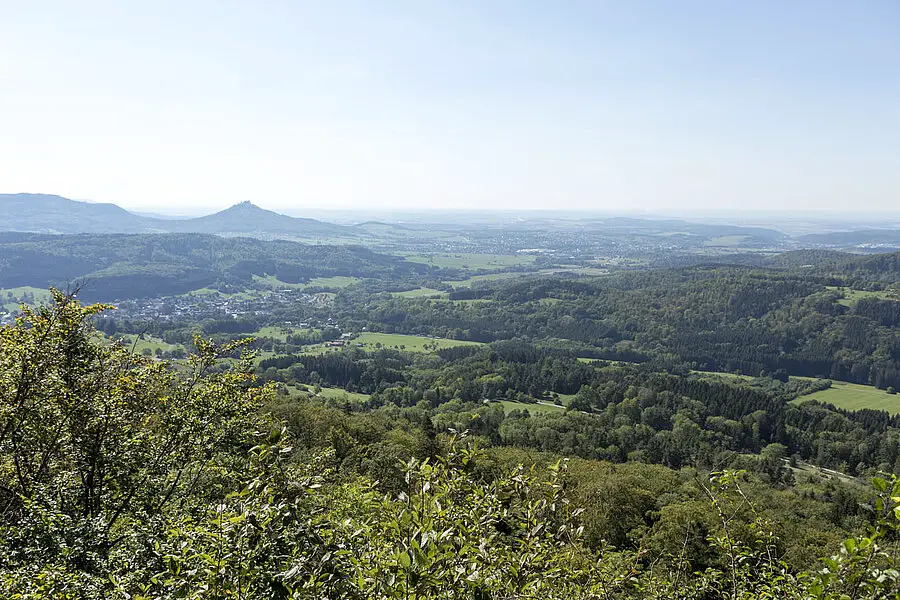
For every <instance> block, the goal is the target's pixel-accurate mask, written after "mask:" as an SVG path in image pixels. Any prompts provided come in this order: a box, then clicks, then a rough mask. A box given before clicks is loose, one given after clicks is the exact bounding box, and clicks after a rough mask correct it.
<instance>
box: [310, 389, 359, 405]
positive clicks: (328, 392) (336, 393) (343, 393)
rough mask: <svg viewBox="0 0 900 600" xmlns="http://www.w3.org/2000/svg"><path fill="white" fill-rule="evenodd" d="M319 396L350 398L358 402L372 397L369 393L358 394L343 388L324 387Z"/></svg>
mask: <svg viewBox="0 0 900 600" xmlns="http://www.w3.org/2000/svg"><path fill="white" fill-rule="evenodd" d="M318 396H319V397H320V398H325V399H334V400H348V401H350V402H354V403H356V404H362V403H364V402H367V401H368V400H369V398H370V395H369V394H358V393H356V392H348V391H347V390H345V389H342V388H322V389H321V391H319V394H318Z"/></svg>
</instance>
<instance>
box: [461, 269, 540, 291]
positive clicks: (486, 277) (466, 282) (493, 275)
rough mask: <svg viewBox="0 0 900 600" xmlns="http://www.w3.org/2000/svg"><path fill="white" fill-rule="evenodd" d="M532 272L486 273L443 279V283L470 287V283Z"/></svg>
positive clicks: (514, 276) (497, 279) (522, 275)
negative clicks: (456, 278) (455, 278)
mask: <svg viewBox="0 0 900 600" xmlns="http://www.w3.org/2000/svg"><path fill="white" fill-rule="evenodd" d="M533 274H534V273H519V272H512V273H510V272H507V273H487V274H485V275H473V276H472V277H469V278H468V279H459V280H451V281H445V282H444V283H449V284H450V285H452V286H453V287H455V288H467V287H472V284H474V283H477V282H479V281H500V280H502V279H513V278H516V277H525V276H527V275H533Z"/></svg>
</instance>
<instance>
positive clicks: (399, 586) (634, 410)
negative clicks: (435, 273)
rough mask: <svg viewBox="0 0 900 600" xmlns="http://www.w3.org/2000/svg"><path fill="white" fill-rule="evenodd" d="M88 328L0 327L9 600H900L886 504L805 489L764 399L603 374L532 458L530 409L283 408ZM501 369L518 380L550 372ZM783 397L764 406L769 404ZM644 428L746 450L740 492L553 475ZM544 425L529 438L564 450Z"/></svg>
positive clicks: (893, 531) (485, 355)
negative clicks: (586, 446)
mask: <svg viewBox="0 0 900 600" xmlns="http://www.w3.org/2000/svg"><path fill="white" fill-rule="evenodd" d="M103 309H104V307H102V306H95V307H86V308H85V307H82V306H81V305H80V304H79V303H78V302H77V301H75V300H74V299H72V298H70V297H66V296H64V295H62V294H56V296H55V299H54V305H53V306H50V307H45V308H42V309H39V310H36V311H34V310H31V309H26V310H25V312H24V313H23V315H22V316H21V317H20V318H19V320H18V322H17V324H16V325H14V326H11V327H6V328H4V329H2V330H0V344H2V348H3V352H2V353H0V376H2V377H3V379H4V382H5V385H4V386H3V388H2V396H0V409H2V410H0V449H2V452H0V457H2V458H0V504H2V507H3V509H2V512H0V531H2V533H3V535H2V536H0V545H2V552H0V590H2V594H3V596H4V597H10V598H110V597H119V598H322V597H328V598H412V597H416V598H513V597H517V598H521V597H533V598H537V597H542V598H630V597H634V598H672V597H675V598H719V597H730V598H759V597H794V598H844V597H851V598H853V597H858V598H862V597H897V594H898V588H897V577H898V575H897V573H898V572H897V571H896V566H897V561H898V555H897V554H896V551H895V542H894V541H895V539H896V535H897V533H898V532H897V520H896V518H895V517H894V511H893V507H894V500H893V497H896V496H900V482H896V481H895V480H894V479H893V478H891V477H890V476H888V477H887V478H882V477H875V478H874V479H873V484H874V487H873V488H871V489H869V490H866V489H865V488H864V487H863V486H861V485H855V484H851V483H848V482H842V481H839V480H836V479H832V478H829V477H826V476H823V475H817V474H815V473H813V474H810V475H809V476H805V477H804V478H803V480H802V482H801V481H797V480H796V479H795V477H794V476H793V474H792V473H790V472H789V471H788V470H787V469H785V466H784V465H785V463H784V461H783V460H782V459H783V458H785V456H786V454H787V453H788V451H789V449H788V448H787V447H786V445H784V444H780V443H777V442H769V441H768V436H769V435H770V433H769V432H768V429H769V428H770V425H771V424H767V423H766V422H765V421H766V419H765V415H766V414H767V413H765V412H762V414H756V413H750V414H751V419H750V420H747V419H742V418H734V417H738V413H741V412H747V411H748V410H750V409H751V408H754V407H755V406H756V405H757V404H758V403H759V402H760V401H761V398H763V397H765V396H766V394H765V393H763V391H765V390H756V389H752V386H751V388H748V389H743V388H740V387H738V388H737V389H736V390H735V391H733V392H730V393H732V394H733V395H732V397H731V399H732V400H733V401H734V402H735V403H736V404H737V405H736V406H734V407H732V408H727V407H726V405H727V404H728V403H727V402H724V401H723V400H719V401H717V400H716V396H717V393H721V394H723V395H724V394H727V393H728V392H726V391H725V390H724V389H722V390H720V389H719V387H720V386H719V385H717V384H703V383H700V382H696V381H694V380H691V379H685V380H683V383H682V384H678V383H676V382H675V381H672V382H667V381H665V376H657V377H641V376H640V372H639V371H637V370H635V371H634V372H632V373H629V374H626V375H624V376H623V378H621V379H620V378H619V377H612V376H609V377H608V379H607V381H603V379H604V378H607V375H604V373H607V369H609V367H608V366H607V367H604V366H601V367H600V368H599V369H597V370H598V371H599V372H600V373H601V375H600V378H599V379H596V380H591V381H589V382H588V383H586V384H583V386H582V389H581V391H579V393H578V396H577V398H578V401H579V403H580V405H581V407H582V408H586V409H590V408H591V406H598V405H600V404H601V403H603V400H601V399H602V398H606V402H605V403H606V408H605V409H604V411H603V412H602V413H598V414H597V415H586V414H583V413H582V412H580V410H578V409H570V410H569V411H568V413H566V415H565V418H566V419H567V420H568V421H569V422H570V425H569V426H570V427H571V428H573V432H572V435H562V436H560V440H562V443H563V444H568V446H566V445H563V446H559V447H553V446H549V447H547V448H542V449H541V451H535V450H529V449H528V448H529V447H531V446H532V442H531V441H526V440H525V437H527V436H528V435H529V433H528V432H527V429H528V428H527V427H526V428H525V429H522V428H520V429H519V431H518V433H515V432H514V431H513V430H514V429H515V428H516V426H517V425H518V424H520V423H521V422H522V421H528V420H529V419H531V418H535V417H529V416H528V415H527V414H525V413H524V412H519V413H518V414H515V411H514V412H513V413H510V414H509V415H507V416H506V418H504V417H503V416H502V414H503V413H502V411H497V410H496V409H495V407H492V406H477V407H476V406H474V405H468V406H467V405H466V404H465V402H464V401H463V400H462V399H461V398H455V399H452V400H448V401H447V402H440V398H424V397H423V398H422V399H421V400H418V401H416V402H414V403H413V402H412V401H413V400H414V399H415V394H414V393H413V395H412V396H411V397H409V398H403V396H404V393H403V392H401V391H396V392H390V390H396V389H397V388H396V387H387V388H384V389H383V390H382V391H381V392H379V393H378V394H374V395H373V396H372V398H373V403H374V404H381V406H379V407H377V408H372V407H369V409H368V410H366V409H363V408H362V407H357V408H353V407H351V406H349V405H347V403H342V402H341V401H340V400H334V401H333V402H332V403H333V406H328V405H327V403H326V404H323V403H322V402H320V401H317V400H315V399H306V400H304V399H302V398H298V397H292V396H290V395H289V394H285V393H284V391H283V390H280V389H279V386H278V385H274V386H273V385H272V384H269V385H261V382H260V381H259V380H258V379H256V378H254V377H253V375H252V370H253V369H254V367H253V364H252V362H251V359H252V357H251V356H246V355H244V358H243V359H238V360H234V359H233V358H231V357H234V356H238V355H241V354H243V352H242V350H241V347H242V346H245V345H246V344H245V343H241V342H236V343H230V344H226V345H224V346H216V345H215V344H213V343H211V342H209V341H203V340H202V339H201V338H197V339H196V341H195V347H196V349H197V354H196V355H195V356H194V357H192V359H191V360H190V361H188V362H187V363H185V364H184V365H182V367H181V368H179V369H177V370H176V369H173V368H172V367H170V366H169V365H168V364H167V363H165V362H159V361H154V360H151V359H145V358H142V357H140V356H136V355H134V354H133V353H131V352H129V351H128V350H127V349H125V348H123V347H122V346H121V345H118V344H114V343H110V342H109V341H107V340H104V339H103V338H102V337H100V336H98V335H97V333H96V330H95V329H94V328H93V326H92V324H91V320H92V316H93V315H94V314H96V313H97V312H98V311H100V310H103ZM514 347H515V345H514V344H511V345H510V346H509V351H510V352H511V353H512V354H513V355H515V356H511V357H507V358H506V359H505V361H506V362H508V363H509V364H510V365H512V364H530V363H528V362H525V359H526V358H527V357H528V356H532V357H534V358H540V359H541V360H543V358H541V357H542V353H541V352H539V351H529V350H525V351H523V352H520V353H518V352H517V351H516V350H515V349H514ZM502 351H503V348H497V349H489V348H483V349H476V351H475V352H473V353H469V355H468V356H466V357H464V358H462V359H461V360H462V361H463V362H465V361H473V362H474V363H479V362H483V361H491V360H492V359H494V360H497V361H501V360H504V359H501V358H500V356H499V354H500V352H502ZM494 354H497V355H498V356H496V357H495V356H493V355H494ZM518 354H521V356H518ZM513 358H518V359H519V360H521V361H522V362H521V363H514V362H513V361H512V360H511V359H513ZM376 360H385V361H387V360H389V357H387V356H383V357H381V358H380V359H379V358H378V357H376ZM435 360H436V361H443V360H446V359H445V358H441V357H437V358H436V359H435ZM553 360H556V359H555V358H554V359H553ZM499 366H501V367H502V366H503V365H499ZM435 368H436V370H437V371H440V367H439V365H436V366H435ZM455 368H459V369H473V368H476V367H475V365H459V366H457V367H455ZM502 370H503V369H502V368H501V371H502ZM514 370H515V369H513V371H514ZM426 376H427V375H426ZM642 380H644V381H645V382H644V383H641V381H642ZM480 384H481V385H493V384H492V383H491V382H488V381H486V380H482V381H480ZM498 385H499V383H498ZM789 385H790V384H783V383H782V384H780V385H779V384H774V383H773V384H771V390H768V387H770V386H768V385H767V386H766V390H768V391H770V392H771V394H770V395H771V397H772V398H773V400H772V401H773V402H777V399H779V398H782V397H783V396H785V397H786V395H790V394H791V393H793V391H792V390H790V389H788V388H787V387H786V386H789ZM440 387H441V386H440V385H437V386H435V387H434V388H433V389H437V390H439V389H440ZM510 389H511V388H510ZM391 394H395V396H396V397H395V398H390V397H389V396H390V395H391ZM703 394H708V396H704V395H703ZM455 395H456V396H459V395H461V393H460V394H455ZM692 396H697V399H696V400H693V399H692ZM379 398H380V399H379ZM701 400H702V401H701ZM704 401H705V402H706V403H707V406H706V407H704V406H703V402H704ZM654 407H655V408H657V409H658V410H656V411H652V410H651V409H653V408H654ZM768 408H769V409H771V408H772V407H768ZM667 411H668V412H667ZM672 411H674V416H672ZM585 412H590V411H585ZM720 413H721V414H720ZM701 416H705V417H706V420H705V423H706V424H707V425H708V427H707V428H706V429H703V430H702V432H701V431H697V430H698V428H697V427H696V426H695V425H696V424H695V422H694V421H693V420H692V418H696V417H701ZM543 418H544V417H538V419H539V420H540V419H543ZM595 418H596V419H600V420H602V421H598V422H602V423H603V425H602V426H600V427H596V428H595V427H592V426H590V425H588V426H586V427H585V428H584V429H583V430H582V431H574V427H575V426H577V423H578V420H579V419H582V420H584V421H585V422H588V421H590V420H593V419H595ZM667 420H668V421H670V422H671V424H672V428H671V430H669V429H667V427H668V424H667V423H666V421H667ZM754 420H755V422H754ZM645 421H646V428H648V429H649V430H654V427H656V428H658V429H659V430H660V431H668V432H669V437H670V438H671V439H672V441H673V442H675V444H674V445H672V446H671V448H672V449H673V450H676V451H681V450H682V449H688V450H687V451H688V452H693V451H694V450H696V449H698V448H700V449H701V450H702V443H701V446H696V445H692V442H690V441H689V439H690V438H691V436H692V435H699V437H700V438H701V439H703V440H705V441H706V442H707V443H709V444H710V447H711V449H714V448H715V447H716V444H717V443H718V441H717V440H716V437H715V436H714V435H707V434H706V432H711V431H716V430H720V431H724V432H729V431H731V432H732V433H733V434H734V436H736V437H735V438H733V439H735V440H738V439H740V441H738V442H737V443H738V444H741V445H747V446H748V448H747V449H756V448H759V449H760V452H759V454H757V455H746V456H744V457H743V459H742V460H744V461H745V463H746V464H745V466H746V467H747V468H746V469H738V470H735V469H732V468H726V469H716V470H710V469H709V468H705V467H703V466H700V465H702V463H703V460H702V459H697V458H696V457H694V458H695V459H696V463H697V466H695V467H685V466H682V465H680V464H677V462H680V461H681V460H682V459H676V460H675V461H673V462H672V464H671V465H670V467H681V468H676V469H673V468H669V467H667V466H662V465H651V464H646V462H650V460H652V459H650V460H647V461H646V462H645V460H644V457H641V456H632V457H631V460H630V462H627V463H625V464H615V463H617V462H620V461H621V460H622V458H623V457H622V455H621V452H622V450H621V449H620V450H619V451H618V452H619V454H616V453H615V452H613V455H611V456H609V457H608V458H609V459H611V460H589V459H576V458H572V459H564V458H563V457H562V456H561V454H562V453H567V454H578V453H579V452H580V451H579V450H577V449H576V448H575V446H574V445H575V444H577V443H578V441H579V439H582V438H586V437H589V436H590V435H592V434H591V431H594V432H595V433H599V432H601V431H603V432H605V434H615V435H620V434H619V433H616V432H621V433H622V434H624V433H626V432H627V431H633V432H640V431H641V430H642V427H644V425H643V422H645ZM539 422H541V423H543V425H541V426H538V427H536V428H534V430H533V433H534V435H535V439H537V440H540V439H542V438H543V437H544V436H545V434H544V433H542V432H543V431H545V430H546V431H550V432H553V431H555V429H554V424H553V423H552V422H551V421H550V420H546V421H539ZM638 422H641V424H638ZM612 426H616V428H615V429H612ZM885 426H886V424H885ZM461 428H465V429H466V430H467V432H465V433H463V431H461ZM802 429H803V430H804V431H805V430H807V429H808V427H802ZM505 430H506V432H504V431H505ZM692 432H693V433H692ZM504 436H507V439H506V440H504ZM510 436H512V437H510ZM515 436H519V437H515ZM523 436H525V437H523ZM566 438H568V440H569V441H564V440H565V439H566ZM682 440H684V441H685V444H686V445H684V446H679V445H678V444H680V443H681V441H682ZM608 441H609V440H603V441H602V442H601V441H599V440H598V441H597V444H596V445H595V447H597V448H600V447H603V448H604V451H605V450H606V449H608V446H605V444H606V443H607V442H608ZM616 441H617V442H618V443H620V444H622V445H623V447H624V446H625V444H626V442H625V441H624V440H622V439H619V438H616ZM727 443H730V442H727ZM479 447H482V449H479ZM643 450H646V451H647V452H652V451H653V450H652V448H646V449H643ZM641 451H642V449H637V450H634V452H641ZM592 458H593V457H592ZM647 458H648V459H649V458H650V457H649V456H648V457H647ZM692 460H693V459H692ZM661 462H666V461H665V458H664V457H663V460H662V461H661ZM848 532H849V533H848ZM848 536H849V537H848ZM845 538H846V539H845ZM818 556H831V558H827V559H825V561H824V562H819V561H818V560H817V558H816V557H818Z"/></svg>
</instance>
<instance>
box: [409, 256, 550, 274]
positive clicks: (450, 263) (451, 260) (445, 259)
mask: <svg viewBox="0 0 900 600" xmlns="http://www.w3.org/2000/svg"><path fill="white" fill-rule="evenodd" d="M404 258H406V260H408V261H410V262H418V263H424V264H426V265H434V266H436V267H446V268H454V269H473V270H481V271H487V270H490V269H503V268H507V267H520V266H524V265H530V264H532V263H534V260H535V257H534V256H517V255H512V254H407V255H405V256H404Z"/></svg>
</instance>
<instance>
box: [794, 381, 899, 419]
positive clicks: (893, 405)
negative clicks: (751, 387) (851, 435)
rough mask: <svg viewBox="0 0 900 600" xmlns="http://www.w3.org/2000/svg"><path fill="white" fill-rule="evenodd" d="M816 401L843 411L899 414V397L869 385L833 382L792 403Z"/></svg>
mask: <svg viewBox="0 0 900 600" xmlns="http://www.w3.org/2000/svg"><path fill="white" fill-rule="evenodd" d="M806 400H816V401H817V402H826V403H828V404H833V405H834V406H836V407H838V408H843V409H844V410H861V409H864V408H871V409H872V410H884V411H887V412H889V413H891V414H892V415H896V414H900V395H896V394H893V395H892V394H888V393H887V392H886V391H884V390H879V389H878V388H876V387H874V386H871V385H860V384H858V383H847V382H844V381H833V382H832V383H831V387H830V388H829V389H827V390H820V391H818V392H813V393H812V394H808V395H806V396H800V397H799V398H797V399H796V400H794V402H804V401H806Z"/></svg>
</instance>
